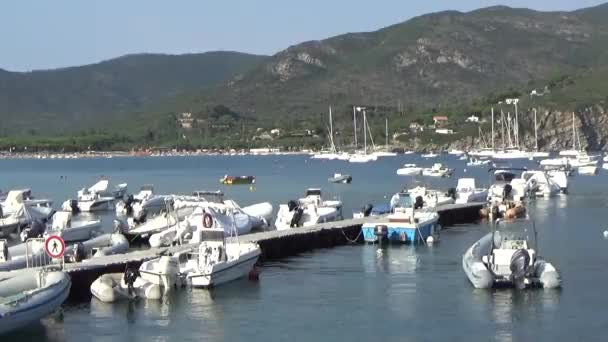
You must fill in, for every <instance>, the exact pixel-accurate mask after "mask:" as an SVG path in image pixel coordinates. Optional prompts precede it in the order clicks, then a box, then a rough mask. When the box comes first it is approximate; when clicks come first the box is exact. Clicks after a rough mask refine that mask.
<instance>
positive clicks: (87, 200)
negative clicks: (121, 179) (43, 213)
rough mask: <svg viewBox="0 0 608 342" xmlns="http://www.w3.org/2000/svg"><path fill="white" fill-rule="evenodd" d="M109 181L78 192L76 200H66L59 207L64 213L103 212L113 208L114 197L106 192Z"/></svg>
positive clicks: (103, 180)
mask: <svg viewBox="0 0 608 342" xmlns="http://www.w3.org/2000/svg"><path fill="white" fill-rule="evenodd" d="M108 184H109V181H108V180H107V179H102V180H100V181H99V182H97V183H95V185H93V186H92V187H90V188H88V189H87V188H83V189H80V190H78V197H77V199H76V200H67V201H65V202H64V203H63V205H62V206H61V207H62V209H63V210H65V211H72V212H77V211H85V212H94V211H104V210H110V209H111V208H112V207H113V204H114V200H115V197H114V195H113V194H112V193H111V192H110V193H109V192H108Z"/></svg>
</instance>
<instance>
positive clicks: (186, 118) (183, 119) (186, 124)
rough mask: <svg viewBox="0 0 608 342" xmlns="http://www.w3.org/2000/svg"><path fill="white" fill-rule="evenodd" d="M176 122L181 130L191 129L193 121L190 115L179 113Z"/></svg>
mask: <svg viewBox="0 0 608 342" xmlns="http://www.w3.org/2000/svg"><path fill="white" fill-rule="evenodd" d="M177 121H178V123H179V125H180V127H181V128H185V129H191V128H192V123H193V122H194V119H193V118H192V113H181V114H180V115H179V117H178V118H177Z"/></svg>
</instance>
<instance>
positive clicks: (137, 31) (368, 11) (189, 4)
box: [0, 0, 603, 71]
mask: <svg viewBox="0 0 608 342" xmlns="http://www.w3.org/2000/svg"><path fill="white" fill-rule="evenodd" d="M602 2H603V1H597V0H536V1H529V0H528V1H524V0H503V1H480V0H477V1H475V0H423V1H414V0H376V1H373V0H350V1H347V0H306V1H292V0H220V1H207V0H176V1H162V0H99V1H97V0H57V1H52V0H5V1H1V2H0V44H1V45H0V46H1V49H0V68H3V69H8V70H14V71H17V70H19V71H21V70H31V69H42V68H55V67H63V66H71V65H80V64H87V63H92V62H98V61H101V60H104V59H108V58H112V57H117V56H120V55H124V54H127V53H137V52H164V53H187V52H203V51H210V50H235V51H243V52H250V53H259V54H273V53H275V52H277V51H280V50H282V49H283V48H285V47H287V46H289V45H292V44H296V43H299V42H302V41H305V40H312V39H322V38H327V37H331V36H333V35H336V34H340V33H345V32H356V31H371V30H375V29H378V28H381V27H384V26H388V25H391V24H395V23H398V22H401V21H405V20H407V19H409V18H411V17H413V16H417V15H420V14H424V13H429V12H436V11H441V10H448V9H454V10H460V11H469V10H472V9H476V8H480V7H487V6H491V5H496V4H505V5H508V6H512V7H531V8H534V9H538V10H572V9H576V8H582V7H589V6H594V5H597V4H599V3H602Z"/></svg>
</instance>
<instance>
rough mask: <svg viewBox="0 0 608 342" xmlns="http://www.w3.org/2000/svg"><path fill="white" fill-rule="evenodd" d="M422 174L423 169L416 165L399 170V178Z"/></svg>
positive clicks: (408, 165) (405, 166)
mask: <svg viewBox="0 0 608 342" xmlns="http://www.w3.org/2000/svg"><path fill="white" fill-rule="evenodd" d="M421 174H422V168H421V167H418V166H416V164H405V165H403V167H402V168H400V169H398V170H397V175H399V176H418V175H421Z"/></svg>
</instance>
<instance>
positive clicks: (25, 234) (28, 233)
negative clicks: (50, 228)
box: [20, 220, 46, 242]
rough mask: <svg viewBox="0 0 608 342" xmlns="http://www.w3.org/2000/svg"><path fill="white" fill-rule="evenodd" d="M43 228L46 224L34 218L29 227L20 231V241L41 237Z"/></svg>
mask: <svg viewBox="0 0 608 342" xmlns="http://www.w3.org/2000/svg"><path fill="white" fill-rule="evenodd" d="M45 229H46V226H45V225H44V223H43V222H41V221H39V220H34V221H32V223H31V224H30V225H29V227H27V228H25V229H24V230H23V231H21V235H20V238H21V241H22V242H25V241H27V239H29V238H35V237H42V234H44V231H45Z"/></svg>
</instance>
